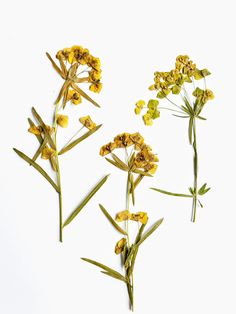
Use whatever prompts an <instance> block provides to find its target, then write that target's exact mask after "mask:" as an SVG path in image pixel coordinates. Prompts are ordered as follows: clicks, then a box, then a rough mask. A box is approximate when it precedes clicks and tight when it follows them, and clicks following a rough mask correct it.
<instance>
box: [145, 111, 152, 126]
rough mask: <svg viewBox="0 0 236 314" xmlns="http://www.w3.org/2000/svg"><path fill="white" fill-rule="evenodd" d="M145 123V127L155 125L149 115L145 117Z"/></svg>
mask: <svg viewBox="0 0 236 314" xmlns="http://www.w3.org/2000/svg"><path fill="white" fill-rule="evenodd" d="M143 121H144V124H145V125H153V119H152V116H151V115H150V114H149V113H146V114H145V115H143Z"/></svg>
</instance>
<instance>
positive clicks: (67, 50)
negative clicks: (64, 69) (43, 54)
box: [56, 48, 71, 60]
mask: <svg viewBox="0 0 236 314" xmlns="http://www.w3.org/2000/svg"><path fill="white" fill-rule="evenodd" d="M70 53H71V49H70V48H64V49H62V50H59V51H58V52H57V54H56V58H57V59H61V60H68V57H69V55H70Z"/></svg>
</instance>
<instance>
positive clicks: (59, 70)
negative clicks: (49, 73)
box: [46, 52, 66, 79]
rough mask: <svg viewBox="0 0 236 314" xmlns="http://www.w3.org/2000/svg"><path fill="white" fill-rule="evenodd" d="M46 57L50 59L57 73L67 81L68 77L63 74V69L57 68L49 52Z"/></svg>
mask: <svg viewBox="0 0 236 314" xmlns="http://www.w3.org/2000/svg"><path fill="white" fill-rule="evenodd" d="M46 56H47V57H48V59H49V60H50V61H51V63H52V66H53V68H54V69H55V70H56V72H57V73H58V74H59V75H60V76H61V77H62V78H63V79H65V78H66V76H65V75H64V74H63V72H62V71H61V69H60V68H59V67H58V66H57V64H56V63H55V62H54V60H53V59H52V57H51V56H50V54H49V53H48V52H46Z"/></svg>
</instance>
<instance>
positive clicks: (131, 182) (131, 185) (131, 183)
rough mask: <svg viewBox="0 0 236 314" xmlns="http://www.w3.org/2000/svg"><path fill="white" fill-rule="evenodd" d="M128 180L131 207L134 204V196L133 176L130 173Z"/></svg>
mask: <svg viewBox="0 0 236 314" xmlns="http://www.w3.org/2000/svg"><path fill="white" fill-rule="evenodd" d="M129 180H130V191H131V196H132V203H133V205H134V204H135V195H134V176H133V174H132V173H130V176H129Z"/></svg>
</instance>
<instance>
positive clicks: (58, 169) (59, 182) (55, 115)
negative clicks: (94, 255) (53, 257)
mask: <svg viewBox="0 0 236 314" xmlns="http://www.w3.org/2000/svg"><path fill="white" fill-rule="evenodd" d="M58 111H59V104H57V105H56V109H55V114H54V123H53V126H54V129H55V133H54V144H55V147H56V153H55V158H56V167H57V169H56V172H57V185H58V187H59V192H58V195H59V240H60V242H63V237H62V236H63V234H62V229H63V214H62V212H63V207H62V191H61V173H60V163H59V158H58V149H57V113H58Z"/></svg>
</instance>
